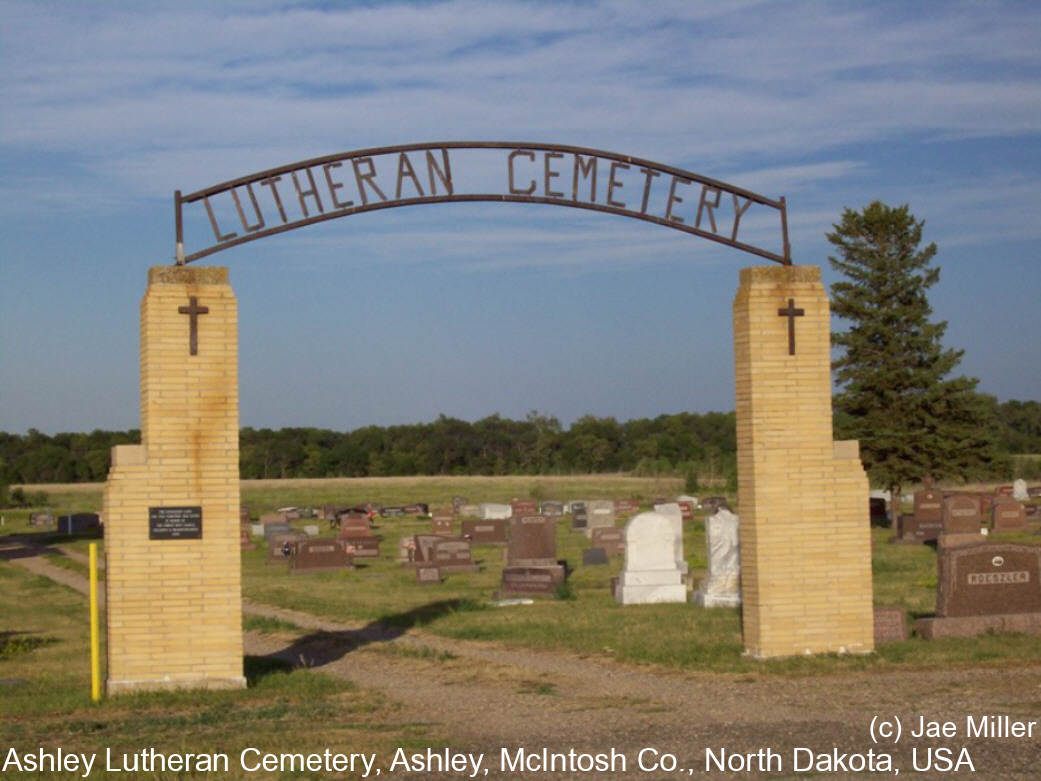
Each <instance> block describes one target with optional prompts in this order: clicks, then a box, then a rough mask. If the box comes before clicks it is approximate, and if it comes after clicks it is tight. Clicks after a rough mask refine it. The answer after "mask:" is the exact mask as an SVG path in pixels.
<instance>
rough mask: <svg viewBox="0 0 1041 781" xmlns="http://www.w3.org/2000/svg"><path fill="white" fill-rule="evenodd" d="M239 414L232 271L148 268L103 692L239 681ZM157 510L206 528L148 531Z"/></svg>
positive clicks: (116, 498) (111, 486)
mask: <svg viewBox="0 0 1041 781" xmlns="http://www.w3.org/2000/svg"><path fill="white" fill-rule="evenodd" d="M193 311H194V313H195V314H191V313H192V312H193ZM193 320H194V321H195V324H194V328H193V327H192V321H193ZM193 331H194V346H195V349H194V353H195V354H192V352H193V350H192V342H193V339H192V333H193ZM238 418H239V411H238V314H237V306H236V302H235V296H234V294H233V293H232V290H231V287H230V286H229V285H228V270H227V269H226V268H219V267H188V266H160V267H155V268H151V269H149V271H148V290H147V291H146V292H145V297H144V299H143V300H142V301H141V442H142V444H141V445H120V446H117V447H115V448H113V451H112V468H111V470H110V471H109V475H108V482H107V483H106V484H105V494H104V511H103V512H104V520H105V555H106V582H105V588H106V599H107V623H108V681H107V683H108V686H107V688H108V692H109V694H115V693H119V692H124V691H133V690H141V689H164V688H176V687H186V688H238V687H243V686H245V684H246V681H245V678H244V677H243V674H242V596H241V561H240V555H241V554H240V549H239V539H240V537H239V419H238ZM159 508H191V509H190V510H189V513H188V514H189V515H194V514H195V510H196V508H198V511H199V512H200V513H201V536H199V537H198V538H194V537H193V535H194V532H193V531H191V530H190V529H189V530H188V531H187V533H185V532H183V531H182V532H173V535H174V538H172V539H158V538H153V537H158V536H159V535H160V534H162V532H161V531H159V530H158V529H157V528H156V529H153V525H152V523H151V522H150V513H152V514H153V515H155V514H156V510H158V509H159ZM166 512H167V513H170V512H171V510H169V509H168V510H166ZM192 525H193V524H191V523H189V527H191V526H192ZM166 533H167V535H168V536H169V535H170V530H169V529H167V532H166ZM178 535H180V536H178Z"/></svg>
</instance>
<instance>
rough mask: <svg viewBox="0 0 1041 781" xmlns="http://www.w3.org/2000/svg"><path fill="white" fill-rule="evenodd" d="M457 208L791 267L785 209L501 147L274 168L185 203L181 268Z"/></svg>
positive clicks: (377, 153)
mask: <svg viewBox="0 0 1041 781" xmlns="http://www.w3.org/2000/svg"><path fill="white" fill-rule="evenodd" d="M489 158H491V160H489ZM489 171H495V172H497V173H488V172H489ZM448 201H511V202H521V203H541V204H557V205H562V206H571V207H574V208H580V209H590V210H593V211H600V212H606V213H611V214H618V215H622V216H625V217H633V218H636V219H640V220H645V221H647V222H653V223H656V224H658V225H662V226H665V227H668V228H674V229H676V230H680V231H684V232H686V233H690V234H694V235H696V236H699V237H701V238H705V239H709V240H711V241H715V242H719V243H721V244H726V245H728V246H731V247H735V248H737V249H741V250H744V251H746V252H751V253H752V254H755V255H759V256H760V257H764V258H767V259H769V260H773V261H776V262H778V263H783V264H786V265H787V264H789V263H790V262H791V253H790V251H789V247H788V226H787V207H786V205H785V201H784V198H780V199H778V200H774V199H771V198H767V197H765V196H763V195H759V194H757V193H753V192H751V191H749V190H745V189H742V188H739V187H735V186H733V185H730V184H727V183H725V182H720V181H717V180H715V179H710V178H708V177H704V176H701V175H699V174H695V173H692V172H690V171H684V170H682V169H679V168H673V167H672V166H666V165H662V164H661V163H655V162H652V161H650V160H643V159H640V158H636V157H630V156H628V155H619V154H616V153H613V152H606V151H603V150H599V149H587V148H585V147H577V146H567V145H560V144H518V143H512V142H500V141H481V142H470V141H453V142H447V143H441V144H408V145H404V146H391V147H380V148H373V149H362V150H357V151H353V152H345V153H342V154H337V155H328V156H325V157H317V158H313V159H311V160H302V161H300V162H297V163H291V164H289V165H284V166H280V167H278V168H271V169H268V170H266V171H260V172H259V173H256V174H251V175H249V176H244V177H240V178H238V179H233V180H230V181H227V182H222V183H221V184H218V185H214V186H213V187H208V188H205V189H202V190H198V191H196V192H192V193H189V194H187V195H182V194H181V192H180V191H179V190H178V191H177V192H176V193H175V194H174V208H175V221H176V227H177V261H178V263H188V262H191V261H193V260H197V259H199V258H202V257H205V256H207V255H211V254H213V253H214V252H219V251H220V250H223V249H226V248H228V247H233V246H237V245H239V244H243V243H245V242H247V241H253V240H255V239H259V238H262V237H264V236H270V235H272V234H276V233H281V232H283V231H287V230H292V229H293V228H299V227H302V226H304V225H311V224H314V223H316V222H321V221H324V220H330V219H334V218H336V217H342V216H346V215H351V214H358V213H361V212H366V211H373V210H376V209H388V208H392V207H396V206H411V205H415V204H420V203H444V202H448ZM764 220H765V221H766V222H767V223H768V224H769V223H772V224H773V225H774V226H776V227H777V228H780V231H779V235H780V236H781V245H780V246H779V247H767V246H764V239H762V238H761V237H760V235H759V234H758V233H756V234H752V233H751V232H750V230H748V229H747V228H746V226H747V225H749V224H752V223H754V222H763V221H764ZM186 224H187V227H188V228H189V232H191V233H192V235H193V237H196V238H197V237H198V236H199V235H200V234H201V235H207V234H209V235H210V236H212V242H213V243H212V244H209V245H205V246H202V247H201V248H199V249H197V250H196V251H194V252H191V253H189V254H185V250H184V236H185V230H184V229H185V226H186ZM746 234H748V235H746ZM200 241H201V239H200ZM193 306H194V305H193ZM198 313H200V314H201V313H202V311H201V310H198ZM195 316H196V315H194V314H193V315H192V318H193V322H195ZM192 354H193V355H194V354H195V352H194V350H193V352H192Z"/></svg>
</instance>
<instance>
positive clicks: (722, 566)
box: [694, 507, 741, 607]
mask: <svg viewBox="0 0 1041 781" xmlns="http://www.w3.org/2000/svg"><path fill="white" fill-rule="evenodd" d="M705 545H706V547H707V548H708V575H707V576H706V577H705V579H704V580H703V581H701V585H699V586H698V590H697V591H696V592H694V601H695V602H696V603H697V604H699V605H701V606H702V607H737V606H738V605H740V604H741V546H740V541H739V537H738V518H737V516H736V515H734V514H733V513H732V512H730V510H728V509H726V508H725V507H724V508H720V509H719V510H717V511H716V513H715V514H714V515H712V516H711V517H710V518H708V519H707V520H706V521H705Z"/></svg>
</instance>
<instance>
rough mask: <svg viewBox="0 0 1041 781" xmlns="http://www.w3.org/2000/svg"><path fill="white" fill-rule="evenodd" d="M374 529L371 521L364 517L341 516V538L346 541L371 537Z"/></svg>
mask: <svg viewBox="0 0 1041 781" xmlns="http://www.w3.org/2000/svg"><path fill="white" fill-rule="evenodd" d="M371 536H372V527H371V526H369V519H368V518H366V517H365V516H364V515H354V514H351V513H349V514H347V515H341V516H340V537H342V538H344V539H356V538H362V537H371Z"/></svg>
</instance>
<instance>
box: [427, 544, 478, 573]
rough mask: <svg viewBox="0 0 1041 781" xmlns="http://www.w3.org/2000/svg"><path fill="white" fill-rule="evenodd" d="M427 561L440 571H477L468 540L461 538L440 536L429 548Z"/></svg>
mask: <svg viewBox="0 0 1041 781" xmlns="http://www.w3.org/2000/svg"><path fill="white" fill-rule="evenodd" d="M428 561H429V562H430V563H432V564H433V565H434V566H436V567H437V568H438V569H439V570H440V571H441V572H477V571H478V569H479V568H478V566H477V565H476V564H474V562H473V557H472V554H471V551H470V541H469V540H465V539H461V538H454V539H449V538H444V537H442V538H440V540H439V541H438V542H435V543H434V544H433V545H432V546H431V548H430V550H429V559H428Z"/></svg>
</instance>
